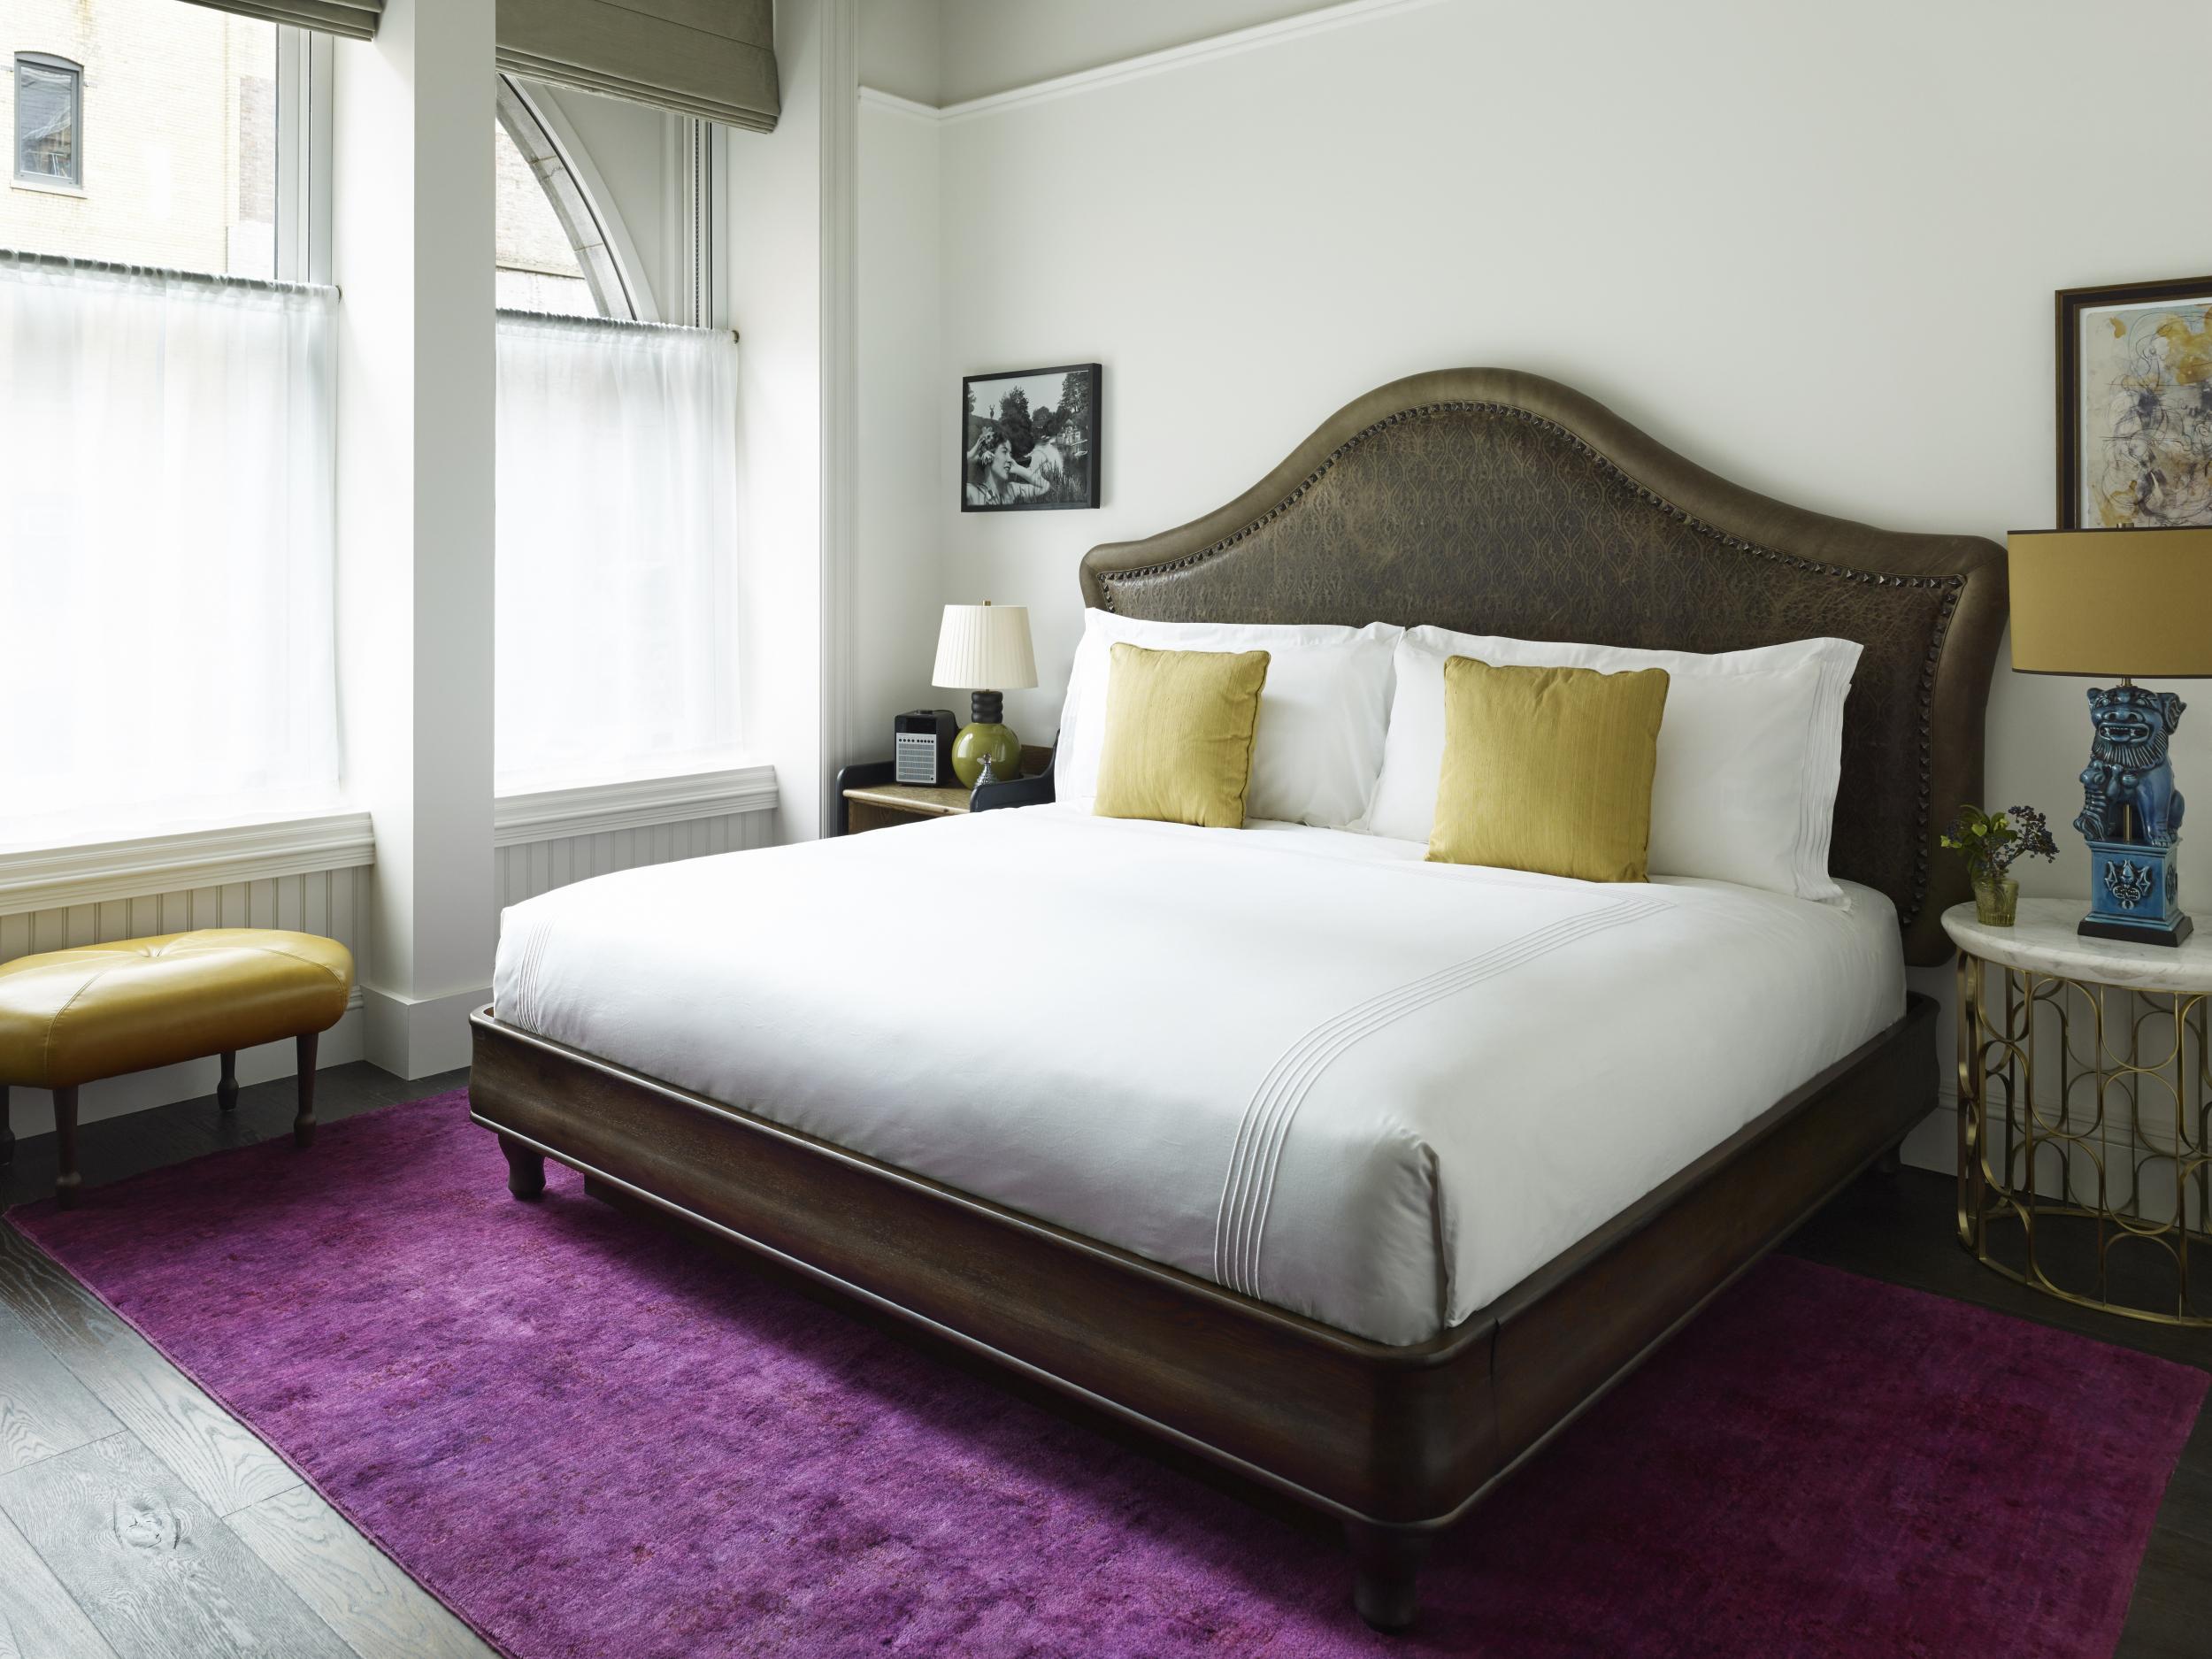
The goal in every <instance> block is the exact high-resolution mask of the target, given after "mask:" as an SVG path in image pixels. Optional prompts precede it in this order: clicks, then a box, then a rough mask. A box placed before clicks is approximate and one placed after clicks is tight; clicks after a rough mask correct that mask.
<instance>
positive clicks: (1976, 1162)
mask: <svg viewBox="0 0 2212 1659" xmlns="http://www.w3.org/2000/svg"><path fill="white" fill-rule="evenodd" d="M1958 992H1959V1000H1958V1009H1959V1019H1958V1097H1959V1145H1958V1169H1959V1202H1958V1230H1959V1242H1960V1243H1961V1244H1962V1245H1963V1246H1964V1247H1965V1248H1966V1249H1967V1251H1968V1252H1969V1253H1970V1254H1971V1255H1972V1256H1974V1257H1975V1259H1976V1260H1978V1261H1979V1262H1981V1263H1983V1264H1984V1265H1985V1266H1986V1267H1988V1268H1990V1269H1991V1270H1992V1271H1995V1272H1998V1273H2001V1274H2002V1275H2004V1276H2005V1277H2006V1278H2007V1279H2013V1280H2015V1281H2016V1282H2017V1283H2020V1284H2024V1285H2027V1286H2032V1287H2033V1288H2035V1289H2037V1290H2039V1291H2043V1292H2045V1293H2047V1294H2050V1295H2053V1296H2057V1297H2059V1298H2061V1299H2062V1300H2063V1301H2066V1302H2074V1303H2077V1304H2078V1305H2080V1306H2083V1307H2089V1308H2100V1309H2103V1310H2106V1311H2107V1312H2109V1313H2117V1314H2123V1315H2125V1316H2126V1317H2130V1318H2134V1319H2142V1320H2147V1321H2149V1322H2151V1323H2154V1324H2158V1325H2192V1326H2212V1282H2207V1280H2206V1275H2207V1273H2208V1271H2212V1233H2208V1232H2207V1231H2206V1228H2207V1226H2208V1225H2212V1150H2208V1133H2207V1131H2208V1128H2212V1116H2208V1114H2212V1088H2208V1085H2207V1079H2208V1062H2207V1052H2208V1048H2207V1038H2208V1032H2207V1025H2206V1011H2207V1002H2208V999H2207V997H2206V996H2205V995H2203V994H2202V993H2198V992H2182V991H2147V990H2138V989H2129V988H2126V987H2118V986H2109V985H2103V984H2098V983H2095V982H2093V981H2090V980H2086V979H2071V978H2068V977H2065V976H2063V975H2059V974H2052V973H2042V972H2030V971H2027V970H2025V969H2021V968H2014V967H2008V966H2006V965H2004V964H2000V963H1994V962H1986V961H1984V960H1983V959H1981V958H1980V957H1978V956H1974V955H1972V954H1971V953H1970V952H1968V951H1965V950H1962V951H1961V952H1960V953H1959V956H1958ZM2066 1233H2076V1234H2078V1235H2079V1236H2078V1240H2068V1241H2067V1242H2068V1245H2069V1246H2070V1248H2057V1247H2058V1246H2059V1240H2060V1237H2061V1235H2063V1234H2066Z"/></svg>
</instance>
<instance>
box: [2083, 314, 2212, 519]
mask: <svg viewBox="0 0 2212 1659" xmlns="http://www.w3.org/2000/svg"><path fill="white" fill-rule="evenodd" d="M2058 525H2059V528H2061V529H2062V530H2093V529H2100V528H2103V529H2125V528H2131V527H2145V528H2148V527H2153V526H2170V525H2199V526H2203V525H2212V277H2184V278H2177V279H2175V280H2171V281H2166V282H2121V283H2116V284H2113V285H2112V286H2110V287H2108V288H2062V289H2061V290H2060V291H2059V295H2058Z"/></svg>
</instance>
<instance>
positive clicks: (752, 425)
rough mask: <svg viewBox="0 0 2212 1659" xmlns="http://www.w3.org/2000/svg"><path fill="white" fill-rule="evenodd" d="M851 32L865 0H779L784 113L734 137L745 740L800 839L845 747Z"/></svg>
mask: <svg viewBox="0 0 2212 1659" xmlns="http://www.w3.org/2000/svg"><path fill="white" fill-rule="evenodd" d="M855 36H856V9H855V6H854V4H853V0H782V3H781V4H779V5H778V6H777V8H776V59H777V67H778V73H779V75H780V79H781V81H782V93H783V111H782V114H781V115H780V117H779V118H778V119H777V122H776V130H775V131H774V132H772V133H732V134H730V142H729V192H730V193H729V211H730V226H731V233H730V239H729V240H730V256H729V267H730V319H731V322H732V324H733V326H735V328H736V329H737V332H738V336H739V341H740V345H739V349H738V503H739V505H738V534H739V538H740V541H739V547H738V561H739V564H738V571H739V583H740V591H739V609H740V616H741V620H740V624H739V629H740V654H741V662H742V664H743V667H742V670H741V672H742V674H743V677H744V706H745V710H746V715H745V726H746V733H745V741H746V748H747V749H748V750H749V752H750V753H751V754H752V755H753V756H754V757H755V758H757V759H758V760H762V761H765V762H768V763H769V764H772V765H773V766H774V767H775V769H776V783H777V789H778V792H779V797H780V800H779V806H778V818H779V821H780V830H781V833H782V834H783V836H784V837H785V839H787V840H791V841H807V840H811V839H812V838H813V837H814V836H815V835H817V834H818V833H821V831H822V829H823V827H824V825H825V821H826V807H827V796H828V784H829V777H830V774H831V772H832V771H833V769H834V768H835V767H836V766H837V765H838V764H841V762H842V760H843V759H844V758H846V757H845V754H844V752H843V751H844V749H845V747H846V744H847V741H848V740H847V736H846V733H845V726H846V713H845V710H846V705H847V701H848V693H849V689H850V678H849V675H850V670H849V663H848V660H847V658H848V655H849V639H850V600H851V597H852V595H851V588H850V584H849V571H847V570H845V569H843V568H841V564H840V561H841V559H842V557H844V554H843V550H842V549H841V547H840V545H839V543H840V541H841V540H842V539H843V537H844V536H845V535H847V534H849V518H850V516H851V513H852V511H853V503H852V500H851V497H850V494H849V492H850V489H851V481H850V476H849V471H850V468H851V465H852V459H853V457H852V449H853V445H852V442H851V440H850V438H849V434H846V432H845V428H844V426H843V425H842V423H844V422H846V421H848V420H849V418H850V416H851V413H852V408H851V396H852V387H851V385H850V383H849V382H850V370H849V363H848V359H847V356H846V354H847V353H849V351H850V349H851V346H852V341H851V338H850V334H851V328H852V322H851V318H850V316H849V309H850V306H851V303H852V283H851V277H852V263H853V257H854V256H853V251H852V248H851V233H852V228H853V224H852V221H853V217H854V204H853V200H852V196H851V190H852V180H851V178H850V177H849V173H850V171H851V167H852V157H853V145H854V142H855V134H856V127H857V122H858V117H859V111H858V99H857V94H858V87H859V80H858V58H857V51H856V40H855ZM833 440H834V442H833ZM840 492H846V493H845V494H842V495H841V493H840Z"/></svg>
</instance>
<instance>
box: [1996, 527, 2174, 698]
mask: <svg viewBox="0 0 2212 1659" xmlns="http://www.w3.org/2000/svg"><path fill="white" fill-rule="evenodd" d="M2006 550H2007V552H2008V556H2009V557H2008V564H2009V565H2010V566H2011V572H2012V665H2013V667H2015V668H2016V669H2018V670H2019V671H2020V672H2023V673H2029V674H2078V675H2084V676H2092V677H2100V678H2110V679H2128V680H2186V679H2196V678H2200V677H2203V676H2206V675H2212V528H2208V529H2194V528H2188V529H2182V528H2176V529H2163V530H2016V531H2014V532H2013V533H2012V534H2011V535H2010V536H2008V538H2007V539H2006Z"/></svg>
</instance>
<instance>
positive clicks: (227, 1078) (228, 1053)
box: [215, 1048, 238, 1112]
mask: <svg viewBox="0 0 2212 1659" xmlns="http://www.w3.org/2000/svg"><path fill="white" fill-rule="evenodd" d="M215 1108H216V1110H218V1111H227V1112H231V1111H236V1110H238V1050H237V1049H235V1048H226V1049H224V1050H223V1075H222V1076H221V1078H220V1079H218V1080H217V1082H216V1085H215Z"/></svg>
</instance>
